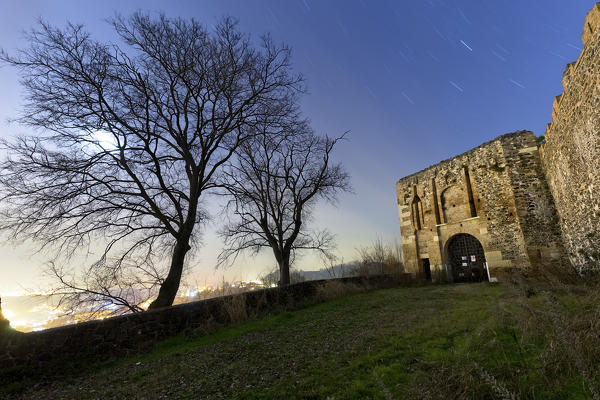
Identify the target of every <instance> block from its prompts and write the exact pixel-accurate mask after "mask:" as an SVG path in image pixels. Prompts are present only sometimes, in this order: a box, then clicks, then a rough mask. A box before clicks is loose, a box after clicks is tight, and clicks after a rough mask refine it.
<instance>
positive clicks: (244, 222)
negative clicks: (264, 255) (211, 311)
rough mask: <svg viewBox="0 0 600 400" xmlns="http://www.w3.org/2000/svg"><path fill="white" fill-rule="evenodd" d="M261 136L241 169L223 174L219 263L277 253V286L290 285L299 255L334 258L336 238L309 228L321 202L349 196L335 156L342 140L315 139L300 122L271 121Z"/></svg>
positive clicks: (241, 151) (246, 147)
mask: <svg viewBox="0 0 600 400" xmlns="http://www.w3.org/2000/svg"><path fill="white" fill-rule="evenodd" d="M260 133H261V134H260V135H258V136H256V137H254V138H253V139H252V140H251V141H247V142H245V143H244V144H242V145H241V146H240V147H239V148H238V150H237V152H238V157H237V158H236V161H237V163H236V164H232V165H230V166H229V168H228V169H226V172H224V177H225V184H224V187H225V188H226V191H227V193H228V194H229V195H231V196H232V197H231V200H230V201H229V202H228V204H227V213H226V215H229V216H230V218H229V221H228V224H227V225H226V226H225V227H224V228H223V229H222V230H221V232H220V234H221V235H222V237H223V238H224V239H225V249H224V250H223V251H222V252H221V254H220V255H219V260H220V263H227V262H231V260H235V257H236V256H237V255H238V254H239V253H240V252H242V251H245V250H249V251H250V252H253V253H258V252H259V251H260V250H262V249H263V248H270V249H271V250H272V251H273V254H274V256H275V259H276V260H277V264H278V266H279V279H280V281H279V283H280V285H288V284H289V283H290V265H291V263H292V261H293V260H294V256H295V254H296V252H297V251H298V250H316V251H319V252H321V253H322V254H324V255H325V256H331V253H330V250H331V248H332V246H333V238H332V236H331V235H330V234H329V233H328V232H327V231H321V232H315V231H311V230H309V229H308V228H307V222H308V220H309V218H310V216H311V211H312V209H313V206H314V204H315V203H316V202H317V200H319V199H324V200H326V201H330V202H334V201H335V199H336V195H337V194H338V193H339V192H340V191H349V190H351V187H350V183H349V176H348V174H347V172H346V171H345V170H344V168H343V167H342V165H341V164H339V163H337V164H336V163H332V161H331V158H330V156H331V153H332V151H333V149H334V147H335V145H336V144H337V143H338V142H339V141H340V140H341V139H343V137H344V135H342V136H341V137H338V138H334V139H331V138H329V137H320V136H317V135H316V134H315V133H314V132H313V130H312V129H311V128H310V126H309V124H308V123H307V122H306V121H301V120H298V118H297V116H294V118H292V119H291V121H290V120H289V119H285V121H283V120H280V121H273V120H271V121H269V123H267V124H264V125H263V126H262V127H261V129H260Z"/></svg>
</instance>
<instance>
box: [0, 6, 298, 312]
mask: <svg viewBox="0 0 600 400" xmlns="http://www.w3.org/2000/svg"><path fill="white" fill-rule="evenodd" d="M110 23H111V24H112V27H113V28H114V30H115V32H116V33H117V35H118V37H119V38H120V42H118V43H104V42H100V41H97V40H94V39H92V37H91V36H90V35H89V34H88V33H86V31H85V30H84V28H83V27H82V26H80V25H72V24H69V25H68V26H67V27H66V28H65V29H59V28H55V27H52V26H50V25H48V24H47V23H44V22H41V23H40V25H39V27H38V28H37V29H35V30H33V31H32V32H31V33H29V35H28V40H29V42H30V46H29V47H28V48H26V49H23V50H20V51H19V52H18V53H16V54H15V55H9V54H8V53H7V52H6V51H2V52H1V53H0V60H2V61H3V62H4V63H6V64H10V65H12V66H14V67H16V68H18V69H19V70H20V73H21V76H22V85H23V87H24V89H25V94H26V103H25V105H24V110H23V112H22V114H21V116H20V117H19V118H18V121H19V122H21V123H23V124H25V125H26V126H29V127H33V128H37V132H38V133H39V134H38V135H37V136H23V137H18V138H16V139H15V140H10V141H5V142H4V143H3V144H4V147H5V150H6V151H7V154H8V157H7V158H6V159H5V160H4V161H3V162H2V163H1V164H0V187H1V188H0V190H1V199H0V200H1V204H2V206H3V207H2V218H3V220H2V222H1V228H3V229H4V230H6V231H8V232H11V234H12V235H13V237H14V238H17V239H19V238H24V239H32V240H35V241H37V242H38V243H41V245H42V246H43V247H44V246H45V247H48V248H54V249H56V250H57V253H60V254H62V255H65V254H67V255H70V254H73V253H75V252H77V251H79V249H80V248H81V247H82V246H89V244H90V243H91V242H93V241H95V240H100V239H105V240H106V243H107V244H106V247H105V248H104V251H103V254H102V257H101V260H100V261H103V260H104V261H106V260H109V259H111V258H110V257H111V255H113V256H114V257H116V260H117V262H116V263H115V264H114V265H113V268H114V270H115V271H116V270H118V269H119V268H120V266H121V265H123V261H124V260H126V259H135V258H136V257H137V258H141V259H142V261H143V262H145V261H147V260H148V258H152V257H154V256H159V257H164V256H165V255H167V257H168V253H165V249H167V248H168V249H169V251H170V258H171V261H170V265H169V267H168V268H167V269H166V271H167V272H166V276H159V277H158V279H159V283H160V289H159V293H158V296H157V298H156V299H155V300H154V302H152V304H151V305H150V308H158V307H164V306H168V305H171V304H172V303H173V300H174V298H175V295H176V293H177V290H178V288H179V284H180V280H181V275H182V271H183V267H184V260H185V258H186V254H187V253H188V251H189V250H190V249H191V245H192V244H193V243H194V238H196V237H197V225H198V223H199V222H201V221H202V220H204V219H205V217H206V215H205V213H204V212H203V209H202V206H201V199H202V195H203V194H204V193H206V192H207V191H208V190H210V189H211V188H213V187H214V185H215V177H216V176H217V175H218V174H219V171H220V169H221V167H222V166H223V164H224V163H225V162H227V160H229V159H230V158H231V157H232V155H233V154H234V152H235V150H236V149H237V148H238V146H240V145H241V144H243V143H244V142H245V141H246V140H247V139H248V138H251V137H252V136H253V135H254V134H255V133H256V126H257V124H258V123H259V122H260V121H261V120H263V119H264V118H265V116H272V115H286V114H289V113H290V111H293V110H294V109H295V108H296V100H297V99H296V97H297V96H296V93H297V92H298V90H302V79H301V77H300V76H298V75H295V74H294V73H293V72H292V71H291V66H290V50H289V49H288V48H287V47H285V46H280V45H276V44H274V42H273V41H272V40H271V39H270V38H269V37H268V36H265V37H263V38H262V40H261V41H260V43H259V44H257V45H256V44H253V42H251V40H250V38H249V37H248V36H247V35H244V34H242V33H240V32H239V30H238V29H237V27H236V22H235V21H234V20H232V19H230V18H226V19H224V20H222V21H221V22H220V23H219V24H218V25H216V27H215V28H214V29H213V30H211V31H209V30H207V29H206V28H205V27H204V26H202V25H201V24H200V23H198V22H197V21H194V20H187V19H170V18H167V17H165V16H159V17H157V18H153V17H150V16H148V15H146V14H143V13H136V14H134V15H132V16H131V17H129V18H122V17H116V18H114V19H112V20H111V21H110ZM117 253H118V254H117ZM74 288H75V289H74V290H77V288H78V287H77V286H74ZM82 289H85V287H82ZM106 289H107V290H106V291H105V292H109V297H110V288H106ZM104 294H105V295H106V293H104ZM99 295H102V293H100V294H99Z"/></svg>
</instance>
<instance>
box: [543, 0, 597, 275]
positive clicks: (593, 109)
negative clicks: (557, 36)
mask: <svg viewBox="0 0 600 400" xmlns="http://www.w3.org/2000/svg"><path fill="white" fill-rule="evenodd" d="M599 27H600V3H596V5H595V6H594V8H592V10H591V11H590V12H589V13H588V14H587V16H586V18H585V23H584V27H583V33H582V35H581V40H582V41H583V50H582V51H581V54H580V55H579V58H578V59H577V61H575V62H573V63H571V64H568V65H567V67H566V69H565V72H564V74H563V79H562V85H563V88H564V92H563V93H562V94H561V95H559V96H557V97H556V98H555V99H554V104H553V107H552V123H550V124H548V127H547V129H546V133H545V138H546V143H545V144H544V145H543V146H542V148H541V149H540V154H541V160H542V165H543V167H544V170H545V172H546V177H547V180H548V184H549V186H550V190H551V192H552V195H553V196H554V199H555V203H556V208H557V211H558V216H559V218H560V227H561V230H562V236H563V240H564V244H565V248H566V250H567V254H568V256H569V258H570V260H571V263H572V265H573V266H574V267H575V268H576V269H577V270H578V271H579V272H580V273H585V272H589V271H597V270H598V269H600V254H599V251H600V29H598V28H599Z"/></svg>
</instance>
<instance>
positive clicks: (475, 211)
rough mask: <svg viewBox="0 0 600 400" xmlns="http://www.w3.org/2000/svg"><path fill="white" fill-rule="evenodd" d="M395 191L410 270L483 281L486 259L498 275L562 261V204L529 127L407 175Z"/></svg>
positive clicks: (408, 268) (405, 257)
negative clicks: (499, 270)
mask: <svg viewBox="0 0 600 400" xmlns="http://www.w3.org/2000/svg"><path fill="white" fill-rule="evenodd" d="M396 191H397V195H398V209H399V214H400V230H401V234H402V251H403V255H404V263H405V267H406V268H407V270H408V271H410V272H416V273H422V274H423V275H424V276H426V277H427V278H430V279H433V280H436V279H439V278H440V277H448V278H450V279H453V280H472V279H475V280H479V279H486V278H487V271H486V270H485V269H484V265H486V264H485V263H487V265H488V266H489V270H490V272H491V273H492V275H493V274H494V270H495V269H497V268H503V267H521V266H532V265H536V264H540V263H546V264H547V263H560V262H561V257H563V254H564V249H563V247H562V242H561V238H560V229H559V228H558V218H557V214H556V209H555V207H554V204H553V201H552V196H551V195H550V192H549V190H548V186H547V184H546V181H545V179H544V174H543V172H542V168H541V163H540V159H539V152H538V147H537V146H536V138H535V136H534V135H533V133H531V132H528V131H520V132H515V133H509V134H506V135H502V136H500V137H498V138H496V139H494V140H492V141H490V142H487V143H484V144H482V145H481V146H479V147H476V148H474V149H472V150H470V151H468V152H466V153H464V154H461V155H459V156H457V157H454V158H452V159H449V160H445V161H442V162H441V163H439V164H436V165H434V166H431V167H429V168H427V169H425V170H423V171H420V172H417V173H415V174H412V175H409V176H407V177H405V178H402V179H400V180H399V181H398V183H397V185H396ZM455 241H458V242H460V243H457V242H455ZM465 246H466V247H465ZM463 267H464V268H463ZM436 272H437V273H436ZM440 273H441V275H440Z"/></svg>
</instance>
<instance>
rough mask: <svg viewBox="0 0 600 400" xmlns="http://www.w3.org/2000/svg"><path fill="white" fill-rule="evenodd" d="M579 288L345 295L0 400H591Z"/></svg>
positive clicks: (172, 342) (584, 300)
mask: <svg viewBox="0 0 600 400" xmlns="http://www.w3.org/2000/svg"><path fill="white" fill-rule="evenodd" d="M578 290H579V289H577V290H575V289H572V290H571V289H569V288H566V289H565V288H560V289H547V288H542V289H535V290H534V289H531V288H529V287H528V288H527V289H524V288H523V285H522V284H521V285H519V284H517V285H488V284H468V285H467V284H463V285H443V286H425V287H411V288H396V289H386V290H377V291H372V292H367V293H356V294H352V295H348V296H346V297H343V298H338V299H336V300H331V301H328V302H326V303H321V304H318V305H314V306H311V307H308V308H305V309H301V310H297V311H293V312H284V313H281V314H278V315H275V316H269V317H266V318H263V319H259V320H251V321H249V322H245V323H240V324H237V325H233V326H230V327H226V328H221V329H219V330H217V331H214V332H212V333H209V334H205V335H200V336H194V337H189V335H187V336H186V335H179V336H175V337H173V338H170V339H168V340H166V341H164V342H162V343H160V344H158V345H157V346H156V347H155V348H154V349H153V350H152V351H151V352H149V353H147V354H144V355H141V356H136V357H130V358H124V359H121V360H119V361H117V362H113V363H111V364H110V365H100V364H99V365H97V366H93V365H92V366H91V368H90V369H89V370H86V371H83V372H81V373H80V374H78V375H72V376H70V377H68V378H63V379H56V378H54V379H53V380H49V381H46V382H26V384H27V385H29V386H31V387H29V388H28V389H26V390H25V391H23V392H20V393H14V392H13V393H7V392H5V394H4V395H5V396H8V395H10V396H14V397H16V398H20V397H22V398H52V399H60V398H64V399H95V398H97V399H110V398H140V399H141V398H144V399H159V398H169V399H173V398H174V399H177V398H184V399H185V398H202V399H223V398H235V399H291V398H298V399H367V398H372V399H386V400H388V399H404V398H408V399H413V398H416V399H418V398H432V399H435V398H439V399H449V398H469V399H471V398H477V399H479V398H481V399H486V398H488V399H511V398H530V399H565V398H596V397H595V393H594V392H595V387H596V386H599V385H600V382H599V381H598V374H597V373H598V371H597V370H596V369H595V368H597V367H596V366H595V363H594V361H595V360H597V358H596V359H594V357H596V355H597V352H598V349H597V348H589V346H595V344H597V341H598V331H596V332H595V335H594V334H592V335H590V336H589V338H591V339H589V340H594V339H593V337H596V339H595V340H596V342H593V343H592V342H590V341H589V340H588V339H586V338H588V336H585V335H588V332H587V329H589V328H590V327H586V326H584V327H580V328H579V329H580V331H577V332H575V331H574V329H575V328H574V327H573V325H572V324H571V323H573V324H576V323H579V322H577V321H576V320H581V318H580V317H581V315H591V314H590V313H593V312H595V310H596V309H597V303H594V302H593V301H591V300H590V299H591V298H590V297H589V296H588V294H589V293H588V292H587V291H585V290H583V291H582V290H579V291H578ZM571 319H573V320H571ZM582 335H583V336H582ZM586 340H587V342H586ZM565 341H571V342H570V343H571V345H570V348H568V349H565V348H564V347H565V346H566V343H565ZM582 341H583V342H582ZM580 342H581V343H580ZM586 343H587V345H589V346H586ZM2 390H3V389H1V388H0V397H2Z"/></svg>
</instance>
